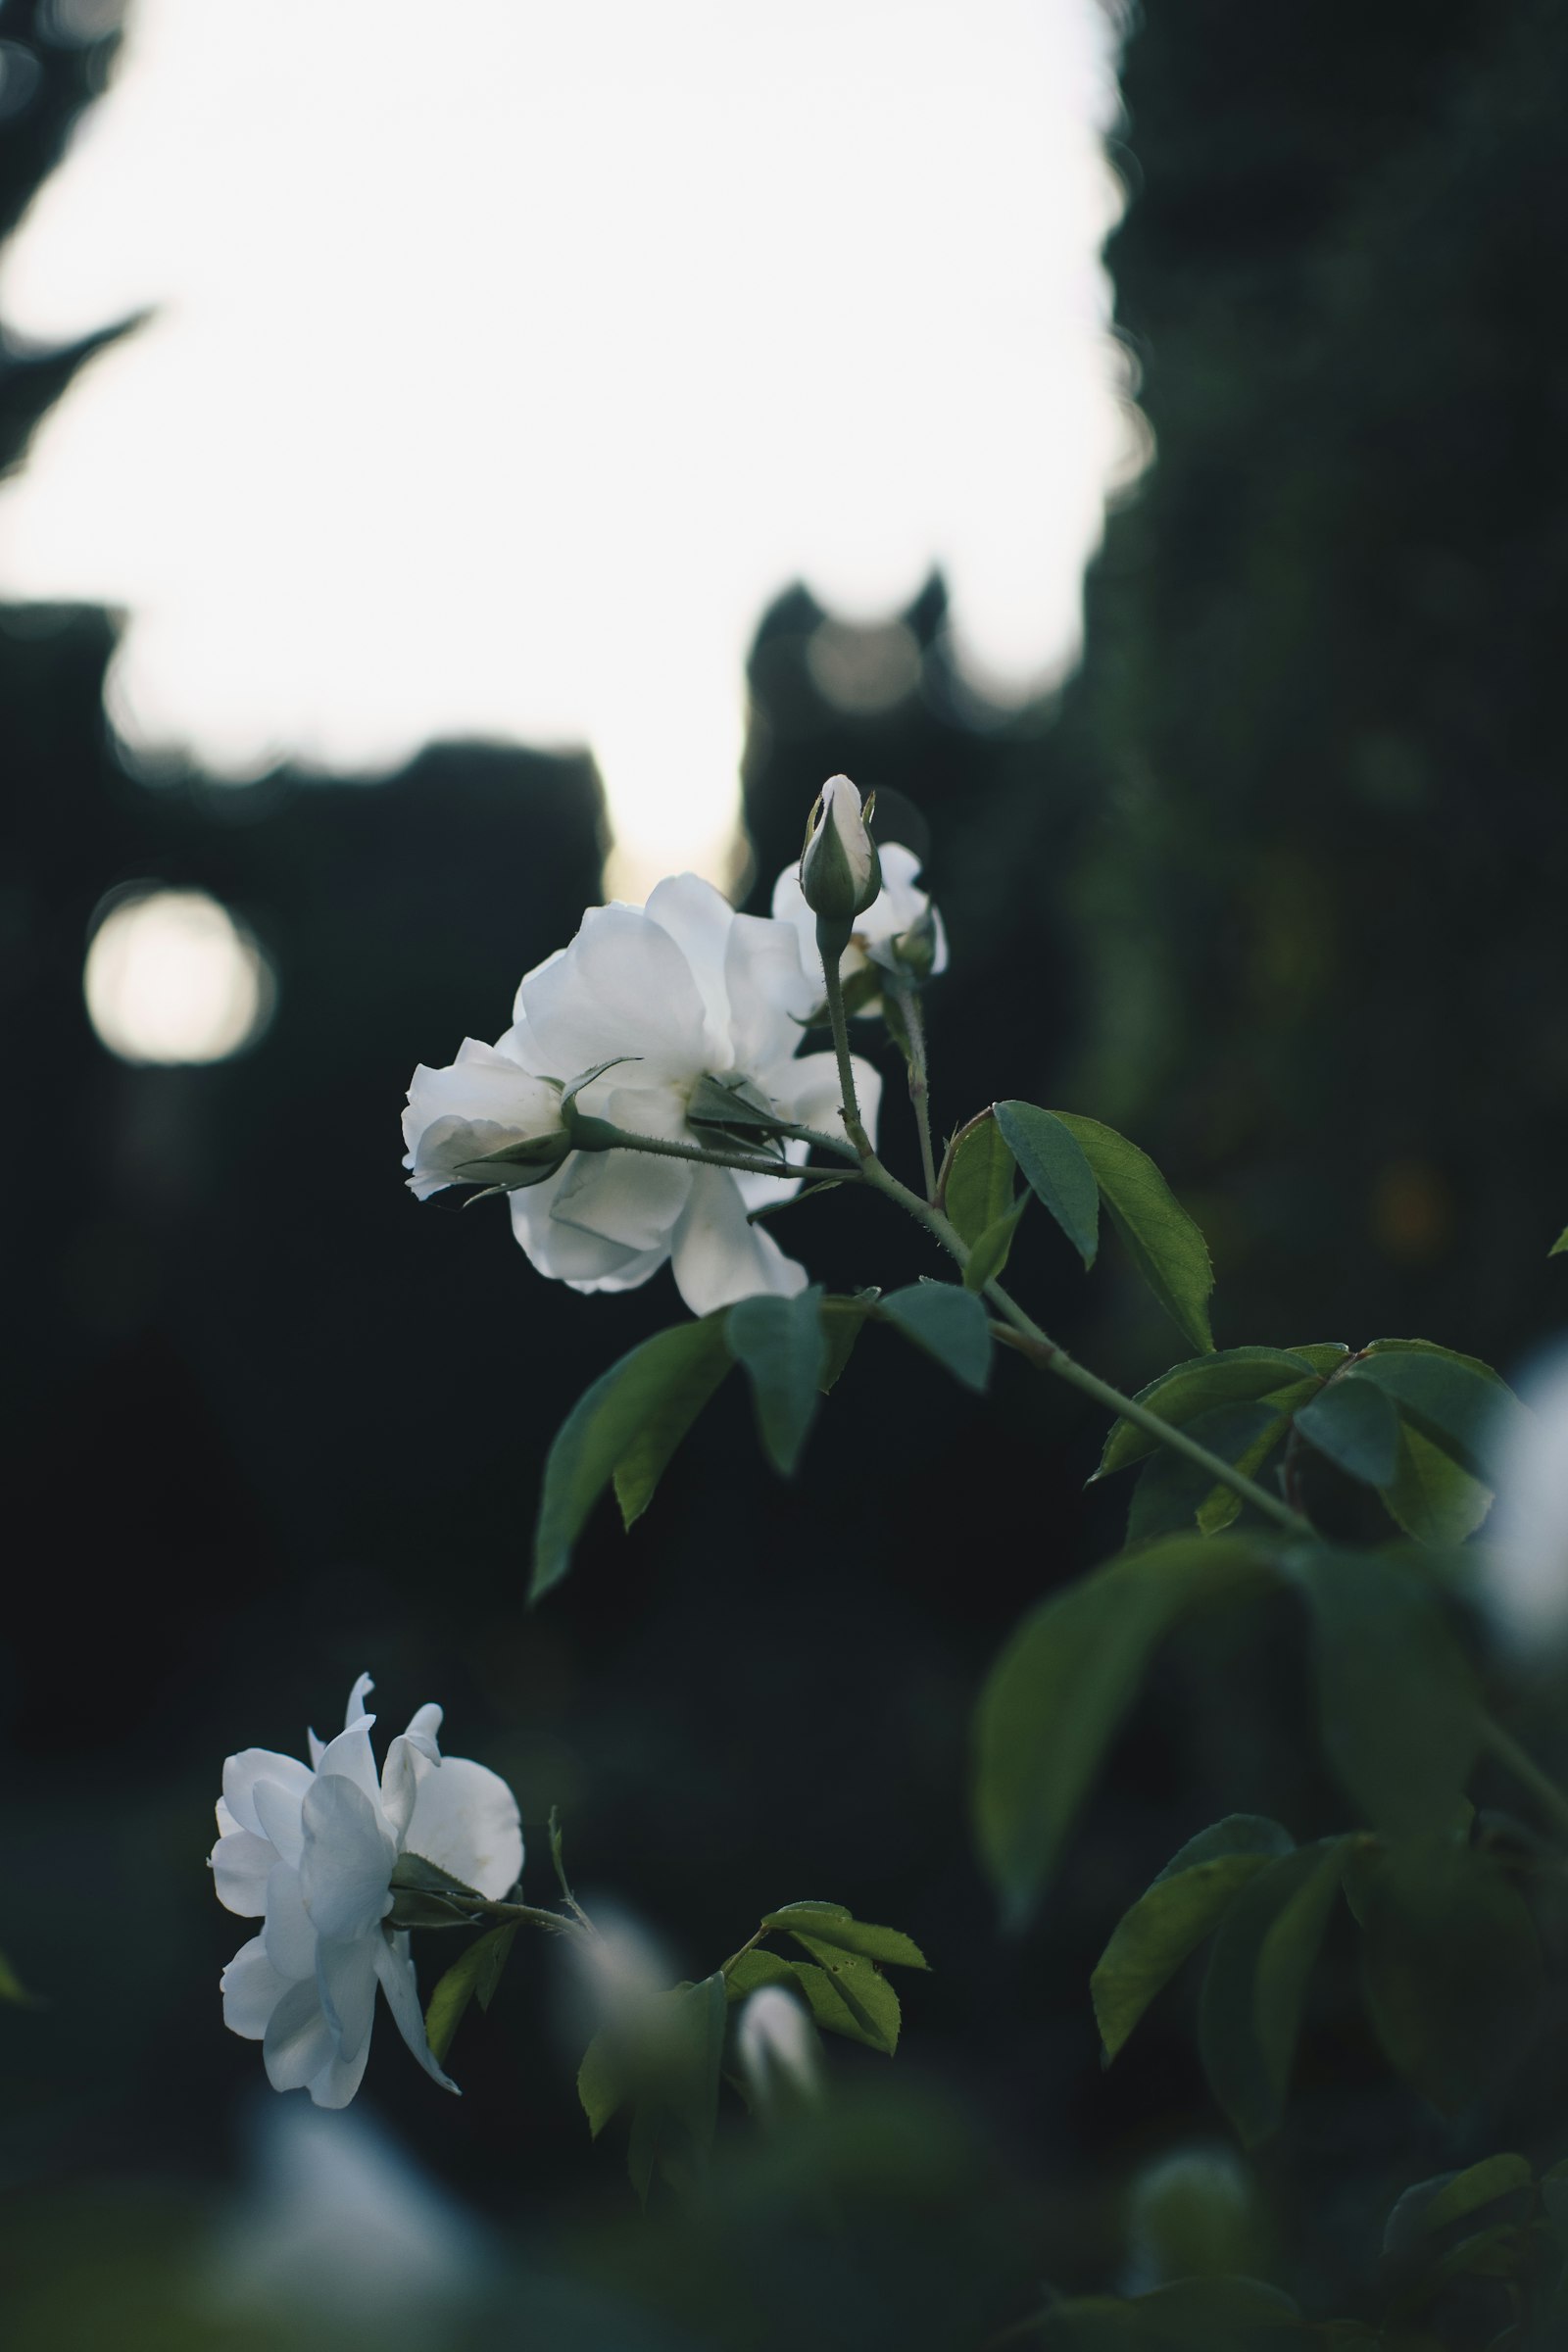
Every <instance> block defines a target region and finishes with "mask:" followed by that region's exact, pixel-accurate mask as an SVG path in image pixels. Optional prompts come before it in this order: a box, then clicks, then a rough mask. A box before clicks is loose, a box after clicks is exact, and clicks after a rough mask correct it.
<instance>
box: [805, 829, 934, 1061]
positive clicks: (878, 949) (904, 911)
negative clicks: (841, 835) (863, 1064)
mask: <svg viewBox="0 0 1568 2352" xmlns="http://www.w3.org/2000/svg"><path fill="white" fill-rule="evenodd" d="M880 856H881V859H882V889H881V893H880V895H879V896H878V897H877V898H876V899H875V900H874V901H873V902H872V904H871V905H870V906H869V907H867V908H866V909H865V911H864V913H863V914H858V915H857V916H856V917H855V930H854V933H853V935H852V937H851V940H850V944H849V946H848V947H847V948H846V949H845V951H844V953H843V955H842V956H840V957H839V978H840V980H841V981H842V982H843V984H844V987H845V988H846V989H851V987H852V983H853V982H855V981H857V980H860V979H861V978H862V975H866V974H870V973H873V972H875V971H876V970H881V971H886V972H895V973H897V972H899V971H900V970H901V969H902V970H903V971H904V973H905V974H906V976H907V978H909V979H928V978H930V977H932V976H933V975H934V974H936V973H937V972H944V971H946V970H947V968H948V935H947V932H946V931H945V930H944V928H943V923H942V917H941V915H940V914H939V913H938V912H937V909H936V908H935V907H933V906H932V904H931V901H930V898H929V897H928V895H927V894H926V892H925V891H923V890H922V889H921V888H920V886H919V883H918V882H917V880H916V878H915V877H916V876H917V875H918V873H919V871H920V860H919V858H917V857H916V856H915V854H914V852H913V851H912V850H910V849H906V847H905V845H904V843H903V842H902V841H890V842H889V843H888V845H887V847H886V848H885V849H884V850H883V851H881V853H880ZM773 915H774V919H775V921H778V922H784V923H788V924H789V925H790V926H791V928H792V929H793V930H794V932H795V933H796V936H797V938H798V939H799V940H800V943H801V958H802V961H803V962H804V963H805V965H806V968H807V970H808V971H809V972H810V973H811V974H812V976H813V979H815V978H816V975H817V974H818V973H819V972H820V971H821V968H822V967H821V962H820V959H819V957H818V956H817V952H816V917H815V915H814V914H813V913H812V912H811V909H810V908H809V907H808V905H807V904H806V896H805V893H804V892H803V890H802V888H801V877H800V871H799V869H798V868H797V867H796V866H793V865H787V866H786V867H785V868H784V871H783V872H782V873H781V874H780V876H779V878H778V880H777V881H776V882H775V883H774V885H773ZM821 1003H822V987H821V982H820V980H819V979H816V996H815V1002H814V1005H813V1010H818V1011H819V1010H820V1008H821ZM850 1008H851V1009H852V1010H853V1011H855V1012H857V1013H858V1014H859V1015H860V1016H861V1017H862V1018H869V1017H870V1016H871V1015H872V1014H874V1013H878V1012H880V1011H881V1009H882V999H881V994H880V991H878V990H876V989H874V988H872V989H871V990H870V993H869V994H864V995H862V992H861V990H852V1004H851V1007H850Z"/></svg>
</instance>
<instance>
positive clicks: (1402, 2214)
mask: <svg viewBox="0 0 1568 2352" xmlns="http://www.w3.org/2000/svg"><path fill="white" fill-rule="evenodd" d="M1534 2180H1535V2175H1534V2173H1533V2172H1532V2171H1531V2169H1530V2165H1529V2163H1528V2162H1527V2161H1526V2159H1525V2158H1524V2157H1523V2156H1487V2157H1484V2158H1483V2159H1482V2161H1481V2163H1480V2164H1472V2165H1467V2166H1466V2168H1465V2170H1464V2171H1463V2172H1462V2173H1439V2174H1438V2176H1437V2178H1436V2179H1435V2180H1418V2181H1417V2182H1416V2183H1415V2185H1414V2187H1413V2188H1407V2189H1406V2190H1405V2192H1404V2194H1403V2196H1402V2197H1400V2199H1399V2201H1398V2203H1397V2205H1396V2206H1395V2208H1394V2210H1393V2212H1392V2213H1391V2214H1390V2215H1389V2219H1388V2226H1387V2228H1386V2229H1384V2232H1383V2251H1384V2253H1385V2254H1396V2255H1398V2254H1406V2253H1408V2252H1410V2251H1411V2250H1412V2249H1414V2248H1416V2247H1419V2246H1421V2245H1423V2244H1424V2243H1426V2242H1428V2241H1430V2240H1431V2239H1432V2238H1433V2237H1435V2236H1436V2235H1437V2233H1438V2231H1439V2230H1440V2229H1451V2228H1452V2226H1453V2224H1454V2223H1455V2222H1463V2221H1468V2220H1469V2218H1470V2216H1471V2215H1472V2214H1474V2213H1480V2212H1482V2211H1483V2210H1484V2209H1485V2208H1486V2207H1487V2206H1488V2205H1495V2204H1496V2202H1497V2200H1498V2198H1499V2197H1508V2196H1514V2195H1517V2194H1518V2193H1519V2192H1520V2191H1521V2190H1524V2191H1528V2190H1529V2189H1530V2187H1531V2185H1532V2183H1533V2181H1534Z"/></svg>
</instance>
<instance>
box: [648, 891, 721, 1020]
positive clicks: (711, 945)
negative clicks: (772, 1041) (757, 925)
mask: <svg viewBox="0 0 1568 2352" xmlns="http://www.w3.org/2000/svg"><path fill="white" fill-rule="evenodd" d="M648 913H649V915H650V917H651V918H652V920H653V921H654V922H656V923H657V924H658V925H659V927H660V929H661V930H662V931H667V932H668V934H669V936H670V938H671V939H672V940H673V941H674V942H675V945H676V946H677V947H678V948H679V950H680V952H681V954H682V955H683V956H685V958H686V961H687V963H688V965H689V966H690V968H691V974H692V978H693V979H694V980H695V981H696V983H697V987H698V991H699V993H700V994H701V996H702V1000H703V1006H704V1010H705V1011H706V1013H707V1015H708V1027H709V1041H710V1043H715V1042H716V1041H717V1040H719V1039H721V1038H723V1037H725V1036H726V1035H727V1034H728V1031H729V1025H730V1005H729V997H728V993H727V989H726V986H725V978H724V965H725V957H726V954H727V951H728V948H729V935H730V926H731V924H732V923H733V922H734V920H735V909H734V907H731V905H730V903H729V901H728V899H726V898H725V896H724V894H723V892H722V891H719V890H715V889H714V888H713V885H712V883H711V882H705V881H703V880H702V879H701V877H700V876H699V875H697V874H671V875H669V877H668V878H667V880H665V881H663V882H661V883H660V884H659V885H658V887H657V888H656V889H655V890H653V891H652V892H651V893H650V894H649V899H648Z"/></svg>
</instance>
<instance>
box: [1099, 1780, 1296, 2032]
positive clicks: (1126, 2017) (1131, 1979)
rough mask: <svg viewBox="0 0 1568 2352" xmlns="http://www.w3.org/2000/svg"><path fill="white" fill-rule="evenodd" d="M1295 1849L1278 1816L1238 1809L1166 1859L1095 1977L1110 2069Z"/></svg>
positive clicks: (1127, 1916)
mask: <svg viewBox="0 0 1568 2352" xmlns="http://www.w3.org/2000/svg"><path fill="white" fill-rule="evenodd" d="M1293 1850H1294V1846H1293V1840H1292V1838H1291V1836H1290V1833H1289V1831H1287V1830H1283V1829H1281V1827H1280V1825H1279V1823H1278V1822H1277V1821H1266V1820H1264V1819H1263V1818H1262V1817H1261V1816H1260V1815H1258V1814H1255V1813H1232V1814H1230V1815H1229V1816H1228V1817H1227V1818H1226V1819H1225V1820H1224V1821H1217V1822H1215V1824H1214V1826H1213V1827H1212V1829H1207V1830H1203V1831H1201V1832H1200V1834H1199V1835H1198V1837H1196V1838H1190V1839H1189V1840H1188V1842H1187V1844H1186V1845H1184V1846H1183V1847H1182V1849H1181V1851H1180V1853H1178V1854H1176V1855H1174V1856H1173V1858H1172V1859H1171V1860H1170V1861H1169V1862H1167V1863H1166V1865H1165V1867H1164V1869H1163V1870H1162V1871H1161V1872H1160V1874H1159V1876H1158V1878H1157V1879H1155V1880H1154V1881H1153V1883H1152V1885H1151V1886H1150V1887H1149V1888H1148V1890H1147V1892H1146V1893H1144V1894H1141V1895H1140V1896H1139V1898H1138V1900H1137V1902H1136V1903H1134V1905H1133V1907H1132V1909H1131V1910H1130V1911H1128V1912H1126V1913H1125V1914H1124V1915H1123V1917H1122V1920H1121V1924H1120V1925H1119V1927H1118V1928H1117V1930H1116V1933H1115V1934H1114V1935H1113V1936H1112V1937H1111V1939H1110V1941H1109V1943H1107V1944H1106V1946H1105V1949H1104V1951H1103V1953H1102V1954H1101V1958H1100V1964H1099V1966H1098V1967H1097V1968H1096V1970H1095V1973H1094V1975H1093V1976H1092V1977H1091V1979H1090V1981H1089V1990H1090V1996H1091V1998H1092V1999H1093V2001H1094V2004H1095V2019H1096V2023H1097V2024H1098V2025H1099V2027H1100V2038H1101V2040H1102V2041H1103V2044H1104V2050H1105V2063H1106V2065H1107V2066H1108V2065H1109V2063H1110V2061H1111V2060H1112V2059H1113V2058H1114V2057H1115V2055H1116V2053H1117V2051H1118V2050H1120V2049H1121V2048H1122V2046H1123V2044H1124V2043H1125V2042H1126V2040H1127V2037H1128V2035H1129V2034H1131V2032H1132V2030H1133V2028H1134V2027H1135V2026H1136V2025H1137V2023H1138V2021H1139V2019H1140V2018H1141V2017H1142V2016H1143V2014H1144V2011H1145V2010H1146V2009H1147V2008H1148V2007H1149V2004H1150V2002H1151V2001H1152V1999H1153V1998H1154V1995H1155V1994H1156V1993H1157V1992H1159V1991H1160V1990H1161V1988H1162V1987H1163V1986H1164V1985H1167V1984H1168V1983H1169V1981H1170V1979H1171V1978H1172V1977H1173V1976H1174V1975H1175V1973H1176V1971H1177V1969H1178V1968H1180V1966H1181V1964H1182V1962H1183V1961H1184V1960H1185V1959H1186V1958H1187V1957H1188V1955H1189V1953H1192V1952H1195V1951H1197V1949H1198V1947H1199V1945H1200V1944H1201V1942H1202V1941H1203V1940H1204V1938H1205V1936H1210V1935H1212V1933H1213V1931H1214V1930H1215V1928H1217V1927H1218V1925H1219V1923H1220V1921H1221V1919H1222V1918H1223V1917H1224V1915H1225V1913H1226V1911H1227V1910H1228V1909H1229V1907H1230V1903H1231V1898H1232V1897H1233V1895H1235V1894H1236V1893H1237V1892H1238V1890H1239V1889H1240V1888H1241V1887H1245V1886H1246V1885H1247V1882H1248V1881H1249V1879H1251V1878H1255V1877H1256V1875H1257V1873H1258V1872H1259V1871H1260V1870H1262V1869H1264V1868H1265V1867H1266V1866H1267V1864H1269V1863H1270V1862H1273V1861H1277V1860H1278V1859H1279V1857H1280V1856H1281V1855H1282V1854H1288V1853H1291V1852H1292V1851H1293Z"/></svg>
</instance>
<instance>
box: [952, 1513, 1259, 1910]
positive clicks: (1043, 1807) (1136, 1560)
mask: <svg viewBox="0 0 1568 2352" xmlns="http://www.w3.org/2000/svg"><path fill="white" fill-rule="evenodd" d="M1269 1562H1270V1553H1269V1550H1268V1549H1267V1548H1266V1547H1265V1546H1264V1545H1263V1544H1260V1543H1257V1542H1254V1541H1252V1540H1250V1539H1248V1538H1245V1537H1238V1536H1216V1537H1214V1538H1212V1539H1205V1538H1204V1537H1201V1536H1177V1537H1172V1538H1170V1539H1168V1540H1167V1541H1166V1542H1164V1543H1161V1544H1151V1545H1150V1546H1148V1547H1147V1548H1146V1549H1144V1550H1142V1551H1137V1552H1126V1553H1123V1554H1122V1555H1121V1556H1120V1557H1119V1558H1117V1559H1114V1560H1110V1561H1108V1562H1107V1563H1106V1565H1105V1566H1104V1567H1103V1568H1099V1569H1096V1570H1095V1571H1094V1573H1093V1574H1092V1575H1090V1576H1086V1577H1082V1578H1080V1579H1079V1581H1078V1582H1077V1583H1076V1584H1074V1585H1070V1586H1069V1587H1068V1588H1067V1590H1066V1591H1065V1592H1063V1593H1052V1594H1051V1596H1050V1597H1049V1598H1048V1599H1046V1600H1043V1601H1041V1602H1040V1603H1039V1604H1038V1605H1037V1606H1036V1607H1035V1608H1034V1609H1032V1610H1031V1611H1030V1613H1029V1615H1028V1616H1027V1617H1025V1618H1024V1620H1023V1621H1022V1623H1021V1624H1020V1625H1019V1626H1018V1627H1017V1629H1016V1630H1015V1632H1014V1633H1013V1635H1012V1637H1011V1639H1010V1640H1009V1641H1008V1642H1007V1644H1006V1646H1005V1649H1004V1650H1003V1652H1002V1655H1001V1656H1000V1657H999V1658H998V1660H997V1662H996V1664H995V1665H994V1666H993V1668H992V1669H991V1672H990V1674H989V1675H988V1677H987V1679H986V1684H985V1688H984V1690H983V1691H982V1692H981V1694H980V1703H979V1710H978V1715H977V1721H976V1744H977V1750H978V1758H977V1770H976V1779H975V1798H974V1804H975V1835H976V1839H977V1842H978V1845H979V1849H980V1856H981V1860H982V1862H983V1864H984V1867H985V1869H986V1871H987V1874H988V1875H989V1877H990V1879H991V1882H992V1884H993V1886H994V1887H996V1888H997V1891H998V1893H999V1894H1000V1895H1001V1897H1002V1901H1003V1907H1004V1911H1005V1916H1006V1917H1007V1919H1008V1920H1009V1921H1010V1922H1011V1923H1012V1924H1014V1925H1017V1924H1021V1922H1022V1921H1023V1920H1025V1919H1026V1918H1027V1917H1028V1916H1029V1914H1030V1913H1031V1912H1032V1910H1033V1909H1034V1906H1035V1904H1036V1903H1037V1902H1038V1900H1039V1899H1040V1896H1041V1895H1042V1894H1043V1892H1044V1891H1045V1888H1046V1887H1047V1885H1048V1883H1049V1881H1050V1879H1051V1876H1052V1873H1053V1872H1054V1869H1055V1865H1056V1859H1057V1856H1058V1854H1059V1853H1060V1850H1061V1846H1062V1842H1063V1840H1064V1839H1065V1838H1066V1836H1067V1833H1068V1831H1069V1830H1070V1829H1071V1827H1072V1824H1073V1822H1074V1820H1075V1819H1076V1818H1077V1814H1078V1809H1079V1807H1080V1805H1081V1804H1082V1803H1083V1801H1084V1798H1085V1797H1086V1795H1087V1794H1088V1792H1089V1789H1090V1788H1091V1787H1092V1786H1093V1783H1094V1781H1095V1779H1096V1777H1097V1775H1098V1773H1099V1771H1100V1767H1101V1764H1102V1762H1103V1758H1104V1754H1105V1750H1106V1749H1107V1748H1108V1746H1109V1745H1110V1742H1111V1741H1112V1740H1113V1739H1114V1738H1115V1736H1116V1733H1117V1731H1118V1730H1119V1729H1120V1727H1121V1723H1122V1720H1123V1718H1124V1717H1125V1715H1126V1713H1127V1710H1128V1708H1129V1707H1130V1706H1131V1705H1132V1703H1133V1700H1134V1699H1135V1697H1136V1696H1137V1694H1138V1691H1139V1687H1140V1685H1141V1684H1142V1681H1143V1677H1144V1671H1145V1669H1146V1667H1147V1665H1148V1663H1149V1659H1150V1655H1151V1653H1152V1650H1153V1649H1154V1648H1155V1646H1156V1645H1157V1644H1158V1642H1160V1641H1162V1640H1163V1638H1164V1636H1165V1635H1166V1634H1167V1633H1168V1632H1169V1630H1170V1628H1171V1627H1172V1626H1173V1625H1174V1624H1175V1623H1176V1622H1177V1620H1178V1619H1179V1618H1181V1617H1184V1616H1186V1615H1187V1614H1189V1613H1190V1612H1191V1611H1193V1610H1195V1609H1197V1608H1200V1607H1201V1606H1202V1605H1204V1604H1205V1603H1208V1602H1213V1601H1218V1600H1223V1599H1231V1598H1236V1597H1240V1596H1241V1595H1243V1594H1245V1593H1250V1592H1255V1591H1256V1590H1258V1589H1259V1587H1260V1586H1262V1585H1263V1584H1264V1583H1265V1582H1266V1581H1267V1579H1268V1576H1269V1573H1270V1567H1269Z"/></svg>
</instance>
